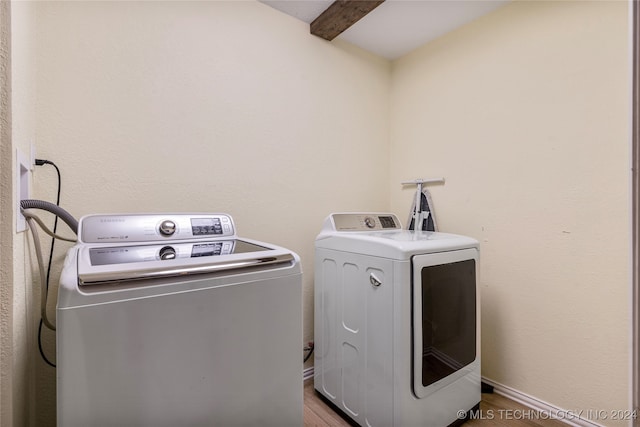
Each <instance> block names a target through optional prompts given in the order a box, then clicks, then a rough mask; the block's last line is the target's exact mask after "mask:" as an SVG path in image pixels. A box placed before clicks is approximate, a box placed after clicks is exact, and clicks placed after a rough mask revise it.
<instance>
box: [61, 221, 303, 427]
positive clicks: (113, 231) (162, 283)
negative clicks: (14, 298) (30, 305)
mask: <svg viewBox="0 0 640 427" xmlns="http://www.w3.org/2000/svg"><path fill="white" fill-rule="evenodd" d="M78 241H79V243H78V244H77V245H76V246H74V247H73V248H71V249H70V250H69V252H68V254H67V258H66V260H65V265H64V269H63V271H62V276H61V280H60V288H59V294H58V306H57V311H56V314H57V332H58V333H57V365H58V373H57V375H58V382H57V405H58V413H57V417H58V426H61V427H62V426H65V427H66V426H83V427H84V426H116V425H118V426H149V427H151V426H153V427H157V426H167V427H169V426H171V427H175V426H246V425H267V426H300V425H301V424H302V358H301V352H300V348H301V342H302V282H301V276H302V272H301V268H300V260H299V257H298V256H297V255H296V254H295V253H293V252H292V251H290V250H288V249H285V248H281V247H278V246H275V245H272V244H269V243H264V242H259V241H255V240H250V239H241V238H238V237H237V236H236V232H235V226H234V222H233V220H232V218H231V217H230V216H229V215H226V214H125V215H91V216H86V217H83V218H82V219H81V220H80V223H79V227H78Z"/></svg>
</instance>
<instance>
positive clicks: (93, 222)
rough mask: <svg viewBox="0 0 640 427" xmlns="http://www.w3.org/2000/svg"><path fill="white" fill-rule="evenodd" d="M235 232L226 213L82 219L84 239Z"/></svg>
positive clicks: (129, 239) (148, 238)
mask: <svg viewBox="0 0 640 427" xmlns="http://www.w3.org/2000/svg"><path fill="white" fill-rule="evenodd" d="M233 236H235V227H234V225H233V220H232V219H231V217H230V216H229V215H227V214H125V215H117V214H109V215H88V216H85V217H82V218H81V219H80V224H79V226H78V240H79V241H80V242H83V243H122V242H158V241H167V240H186V239H211V238H217V237H233Z"/></svg>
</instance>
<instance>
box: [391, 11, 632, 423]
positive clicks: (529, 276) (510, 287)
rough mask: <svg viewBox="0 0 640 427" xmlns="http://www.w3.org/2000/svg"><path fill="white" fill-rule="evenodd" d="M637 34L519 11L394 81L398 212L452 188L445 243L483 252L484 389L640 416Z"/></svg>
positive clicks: (612, 16)
mask: <svg viewBox="0 0 640 427" xmlns="http://www.w3.org/2000/svg"><path fill="white" fill-rule="evenodd" d="M627 19H628V18H627V3H625V2H513V3H511V4H509V5H507V6H506V7H503V8H501V9H499V10H498V11H496V12H495V13H493V14H490V15H487V16H485V17H484V18H482V19H480V20H478V21H476V22H474V23H472V24H470V25H468V26H466V27H464V28H462V29H460V30H458V31H455V32H453V33H450V34H449V35H446V36H444V37H442V38H441V39H439V40H437V41H434V42H433V43H430V44H429V45H426V46H424V47H422V48H420V49H418V50H417V51H415V52H413V53H411V54H410V55H408V56H406V57H404V58H402V59H400V60H399V61H396V62H395V63H394V64H393V70H392V89H391V94H392V101H391V117H392V121H391V123H392V124H391V129H392V131H391V135H392V136H391V158H392V161H391V181H390V183H391V207H392V209H393V210H395V211H397V212H400V213H402V214H403V217H404V216H406V214H405V212H407V209H408V206H409V205H410V203H411V197H412V194H411V193H412V192H411V191H406V190H405V191H401V190H400V186H399V185H398V183H399V182H400V181H403V180H408V179H413V178H416V177H424V178H429V177H440V176H443V177H445V178H446V184H445V185H444V186H437V187H433V188H432V190H431V192H432V196H433V200H434V205H435V208H436V218H437V219H438V222H439V225H440V229H441V230H442V231H448V232H454V233H460V234H465V235H470V236H473V237H475V238H476V239H478V240H479V241H480V242H481V277H480V284H481V288H482V322H483V323H482V356H483V365H482V374H483V376H485V377H487V378H489V379H492V380H494V381H497V382H498V383H501V384H504V385H506V386H509V387H512V388H515V389H516V390H519V391H521V392H524V393H526V394H529V395H531V396H534V397H536V398H538V399H542V400H544V401H547V402H550V403H552V404H553V405H555V406H557V407H560V408H564V409H569V410H574V409H585V410H588V409H593V410H596V409H602V410H607V411H608V410H614V409H626V408H628V404H629V397H628V390H629V378H630V372H629V345H630V344H629V328H630V323H629V319H630V313H629V303H628V297H629V286H630V284H629V283H630V276H629V273H630V264H629V250H630V240H629V239H630V233H629V230H630V225H629V207H630V202H629V142H628V129H629V122H628V118H629V101H628V100H629V93H630V89H629V80H628V79H629V75H628V67H629V65H628V41H627V37H628V32H627V31H628V29H627ZM599 422H602V421H601V420H600V421H599ZM603 424H607V425H609V424H611V425H613V424H614V423H613V422H612V421H611V420H607V421H604V422H603Z"/></svg>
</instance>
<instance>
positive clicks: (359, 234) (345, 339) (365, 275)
mask: <svg viewBox="0 0 640 427" xmlns="http://www.w3.org/2000/svg"><path fill="white" fill-rule="evenodd" d="M315 248H316V249H315V331H314V340H315V366H314V384H315V385H314V386H315V389H316V391H317V392H318V393H320V394H321V396H323V397H324V398H325V400H327V401H328V402H329V403H331V404H332V405H333V406H334V407H335V408H337V409H339V410H340V412H342V413H343V414H344V415H346V416H348V417H349V418H351V419H352V420H353V421H355V422H356V423H357V424H359V425H362V426H371V427H389V426H396V427H400V426H424V427H445V426H450V425H457V424H461V423H462V422H463V421H464V419H465V417H468V416H469V412H470V411H472V410H477V408H478V407H479V403H480V398H481V397H480V396H481V391H480V390H481V380H480V335H479V330H480V329H479V323H480V305H479V293H478V287H477V275H478V262H479V245H478V242H477V241H476V240H474V239H472V238H469V237H464V236H458V235H453V234H447V233H437V232H425V231H408V230H403V229H402V227H401V225H400V222H399V220H398V218H397V217H396V216H395V215H393V214H379V213H335V214H332V215H330V216H329V217H328V218H327V219H326V220H325V222H324V225H323V228H322V231H321V232H320V234H319V235H318V237H317V239H316V242H315Z"/></svg>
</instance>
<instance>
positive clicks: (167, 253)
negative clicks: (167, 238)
mask: <svg viewBox="0 0 640 427" xmlns="http://www.w3.org/2000/svg"><path fill="white" fill-rule="evenodd" d="M158 255H159V256H160V259H161V260H163V261H165V260H168V259H176V250H175V249H174V248H172V247H171V246H165V247H164V248H162V249H160V253H159V254H158Z"/></svg>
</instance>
